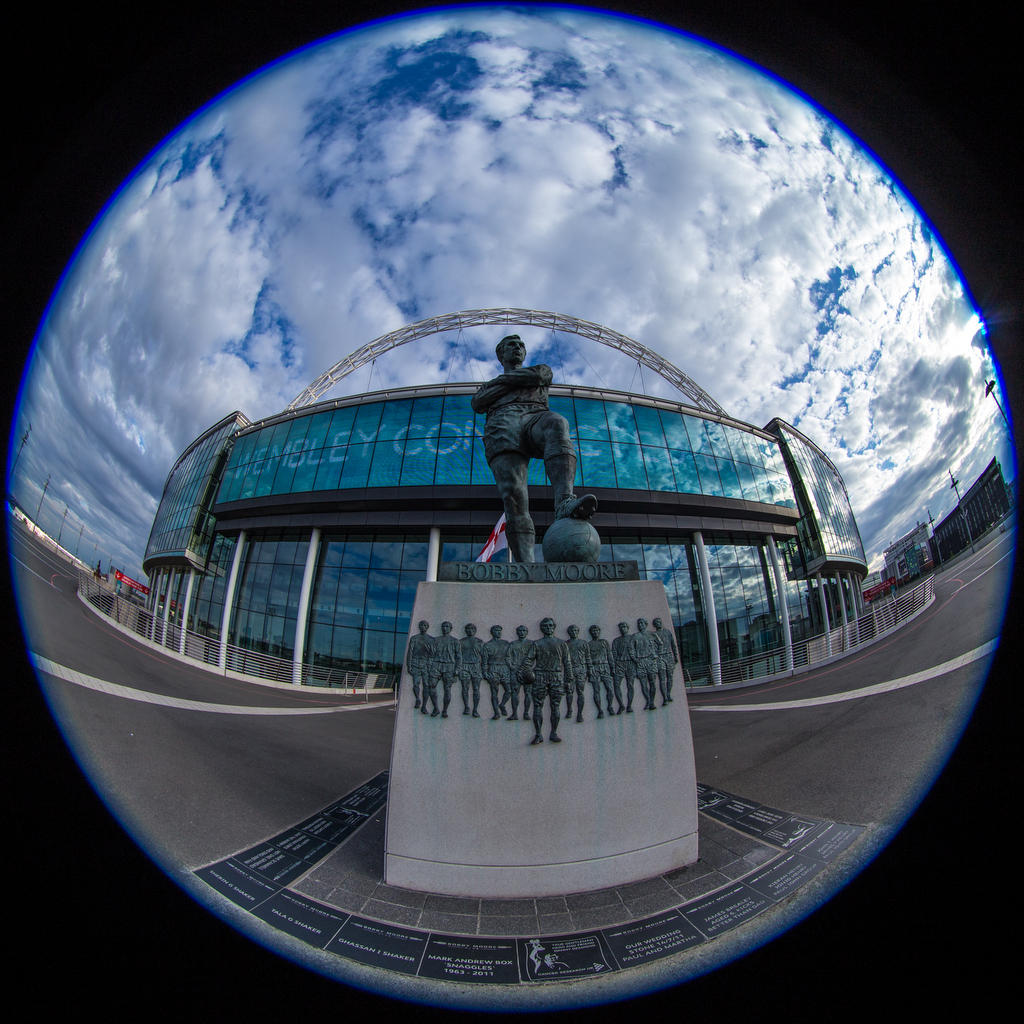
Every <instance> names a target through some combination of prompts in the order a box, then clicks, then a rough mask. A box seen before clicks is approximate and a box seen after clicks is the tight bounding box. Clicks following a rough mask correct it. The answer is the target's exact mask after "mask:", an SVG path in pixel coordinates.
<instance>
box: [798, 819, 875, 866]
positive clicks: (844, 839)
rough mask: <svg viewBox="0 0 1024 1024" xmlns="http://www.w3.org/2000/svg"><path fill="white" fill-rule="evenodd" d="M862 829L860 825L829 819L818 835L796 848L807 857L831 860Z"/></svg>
mask: <svg viewBox="0 0 1024 1024" xmlns="http://www.w3.org/2000/svg"><path fill="white" fill-rule="evenodd" d="M863 832H864V829H863V828H862V827H861V826H860V825H843V824H841V823H839V822H834V821H830V822H829V823H828V825H827V827H826V828H824V829H823V830H822V831H821V832H820V833H819V834H818V835H815V836H813V837H812V838H811V839H810V840H808V841H807V842H806V843H803V844H802V845H800V846H798V847H797V849H799V850H800V852H801V853H803V854H806V855H807V856H809V857H817V858H818V859H819V860H823V861H831V860H834V859H835V858H836V857H838V856H839V854H841V853H842V852H843V850H845V849H846V848H847V847H848V846H849V845H850V844H851V843H853V842H854V841H855V840H856V839H858V838H860V836H861V834H862V833H863Z"/></svg>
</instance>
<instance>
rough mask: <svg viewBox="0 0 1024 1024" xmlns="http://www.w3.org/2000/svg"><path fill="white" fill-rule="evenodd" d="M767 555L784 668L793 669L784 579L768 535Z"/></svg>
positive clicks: (772, 542)
mask: <svg viewBox="0 0 1024 1024" xmlns="http://www.w3.org/2000/svg"><path fill="white" fill-rule="evenodd" d="M768 554H769V555H770V556H771V560H772V575H773V576H774V577H775V600H776V602H777V603H778V607H779V616H780V618H781V620H782V638H783V640H784V641H785V647H786V668H787V669H791V668H792V667H793V634H792V632H791V631H790V628H789V605H788V604H787V603H786V589H785V584H786V579H785V576H783V574H782V563H781V562H780V561H779V552H778V549H777V548H776V547H775V538H774V537H773V536H772V535H771V534H769V535H768Z"/></svg>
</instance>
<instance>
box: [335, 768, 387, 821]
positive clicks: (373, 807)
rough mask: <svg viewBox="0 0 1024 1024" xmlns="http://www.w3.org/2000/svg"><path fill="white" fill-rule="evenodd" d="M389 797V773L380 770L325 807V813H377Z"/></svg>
mask: <svg viewBox="0 0 1024 1024" xmlns="http://www.w3.org/2000/svg"><path fill="white" fill-rule="evenodd" d="M387 798H388V773H387V772H386V771H385V772H380V773H379V774H378V775H375V776H374V777H373V778H372V779H370V780H369V781H368V782H364V783H363V784H362V785H361V786H360V787H359V788H358V789H354V790H352V792H351V793H349V794H348V795H347V796H344V797H342V798H341V799H340V800H339V801H338V802H337V803H336V804H332V805H331V806H330V807H327V808H325V810H324V814H334V813H338V812H342V811H359V813H360V814H366V815H370V814H376V813H377V811H379V810H380V809H381V808H382V807H383V806H384V804H385V802H386V801H387Z"/></svg>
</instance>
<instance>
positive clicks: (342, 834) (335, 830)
mask: <svg viewBox="0 0 1024 1024" xmlns="http://www.w3.org/2000/svg"><path fill="white" fill-rule="evenodd" d="M366 820H367V819H366V815H365V814H360V813H359V812H358V811H350V810H347V809H346V808H336V809H335V810H333V811H332V812H331V813H330V814H327V813H326V812H325V811H321V812H320V813H319V814H314V815H313V817H312V818H307V819H306V821H304V822H302V823H301V824H300V825H298V826H297V828H299V829H301V830H302V831H303V832H307V833H309V835H311V836H314V837H316V838H318V839H322V840H323V841H324V842H327V843H330V844H331V845H332V846H337V845H338V844H339V843H342V842H344V841H345V840H346V839H348V837H349V836H350V835H352V833H353V832H355V831H356V829H358V828H362V826H363V825H365V824H366Z"/></svg>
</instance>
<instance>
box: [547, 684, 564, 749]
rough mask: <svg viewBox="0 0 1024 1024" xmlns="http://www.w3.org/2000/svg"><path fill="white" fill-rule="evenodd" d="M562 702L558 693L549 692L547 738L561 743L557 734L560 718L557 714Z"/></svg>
mask: <svg viewBox="0 0 1024 1024" xmlns="http://www.w3.org/2000/svg"><path fill="white" fill-rule="evenodd" d="M561 703H562V697H561V694H559V693H557V692H556V693H552V694H551V733H550V735H549V736H548V738H549V739H550V740H551V742H552V743H561V742H562V740H561V737H559V735H558V723H559V722H560V721H561V720H562V719H561V716H560V715H559V713H558V712H559V708H560V706H561Z"/></svg>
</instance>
